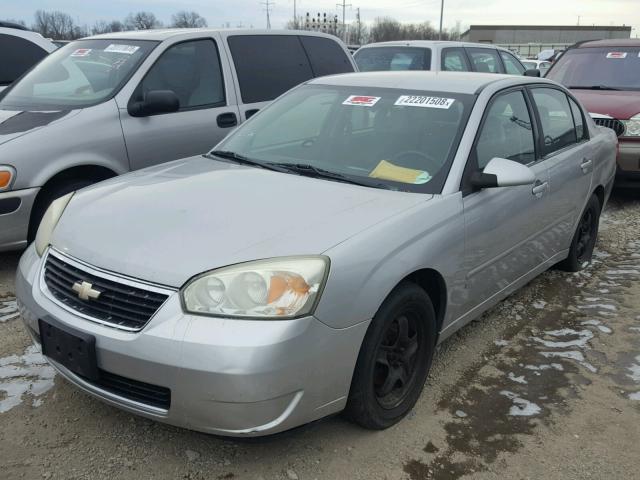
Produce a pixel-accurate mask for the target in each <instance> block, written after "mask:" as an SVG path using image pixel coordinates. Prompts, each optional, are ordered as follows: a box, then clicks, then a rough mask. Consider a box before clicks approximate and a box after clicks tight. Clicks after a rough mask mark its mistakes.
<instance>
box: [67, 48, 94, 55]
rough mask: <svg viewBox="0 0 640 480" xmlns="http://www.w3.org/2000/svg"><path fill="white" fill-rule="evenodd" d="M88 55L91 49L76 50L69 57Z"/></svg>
mask: <svg viewBox="0 0 640 480" xmlns="http://www.w3.org/2000/svg"><path fill="white" fill-rule="evenodd" d="M90 53H91V49H90V48H77V49H76V50H74V51H73V53H72V54H71V56H72V57H86V56H87V55H89V54H90Z"/></svg>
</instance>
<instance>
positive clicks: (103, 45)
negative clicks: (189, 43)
mask: <svg viewBox="0 0 640 480" xmlns="http://www.w3.org/2000/svg"><path fill="white" fill-rule="evenodd" d="M156 45H157V42H148V41H132V40H79V41H76V42H72V43H70V44H68V45H66V46H64V47H62V48H60V49H59V50H56V51H55V52H53V53H51V54H50V55H49V56H48V57H45V58H44V59H43V60H42V61H41V62H40V63H39V64H38V65H37V66H36V67H35V68H34V69H33V70H31V71H30V72H28V73H27V74H26V75H25V76H24V77H23V78H22V79H20V80H19V81H18V82H17V83H16V84H15V85H14V86H13V87H12V88H10V89H9V90H8V91H7V92H6V94H5V95H4V97H3V98H2V100H1V101H0V108H5V109H12V108H14V109H21V110H29V109H61V110H67V109H75V108H83V107H88V106H91V105H95V104H98V103H101V102H103V101H105V100H106V99H108V98H111V97H112V96H113V95H115V93H117V91H118V89H119V88H120V87H121V86H122V84H123V83H124V82H125V81H126V80H127V79H128V78H129V76H130V75H131V74H132V73H133V72H134V71H135V69H136V68H137V67H138V65H140V62H142V60H143V59H144V58H145V57H146V56H147V55H148V54H149V52H150V51H151V50H152V49H153V48H154V47H155V46H156Z"/></svg>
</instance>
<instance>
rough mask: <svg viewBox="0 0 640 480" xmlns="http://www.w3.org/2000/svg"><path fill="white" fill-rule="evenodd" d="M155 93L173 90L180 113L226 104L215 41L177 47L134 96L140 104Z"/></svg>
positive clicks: (167, 52)
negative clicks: (150, 93) (149, 93)
mask: <svg viewBox="0 0 640 480" xmlns="http://www.w3.org/2000/svg"><path fill="white" fill-rule="evenodd" d="M152 90H171V91H173V92H174V93H175V94H176V95H177V96H178V100H180V110H187V109H191V108H198V107H213V106H222V105H224V104H225V95H224V80H223V78H222V70H221V68H220V58H219V56H218V50H217V48H216V45H215V43H214V42H213V40H195V41H190V42H183V43H178V44H176V45H174V46H172V47H170V48H168V49H167V50H166V51H165V52H164V53H163V54H162V55H161V56H160V58H159V59H158V60H157V61H156V63H155V64H154V65H153V66H152V67H151V69H150V70H149V72H148V73H147V75H146V76H145V77H144V79H143V80H142V82H141V83H140V85H139V86H138V88H137V89H136V93H135V94H134V96H135V97H136V99H137V100H138V101H141V100H143V99H144V95H145V94H146V93H148V92H150V91H152Z"/></svg>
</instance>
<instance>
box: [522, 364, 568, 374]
mask: <svg viewBox="0 0 640 480" xmlns="http://www.w3.org/2000/svg"><path fill="white" fill-rule="evenodd" d="M524 368H526V369H527V370H534V371H540V370H551V369H554V370H558V371H559V372H562V371H564V367H563V366H562V365H561V364H559V363H549V364H542V365H525V366H524Z"/></svg>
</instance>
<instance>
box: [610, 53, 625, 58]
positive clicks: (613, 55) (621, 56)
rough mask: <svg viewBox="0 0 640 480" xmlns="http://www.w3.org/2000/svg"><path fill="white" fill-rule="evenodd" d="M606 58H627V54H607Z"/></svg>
mask: <svg viewBox="0 0 640 480" xmlns="http://www.w3.org/2000/svg"><path fill="white" fill-rule="evenodd" d="M607 58H627V52H609V53H607Z"/></svg>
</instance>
